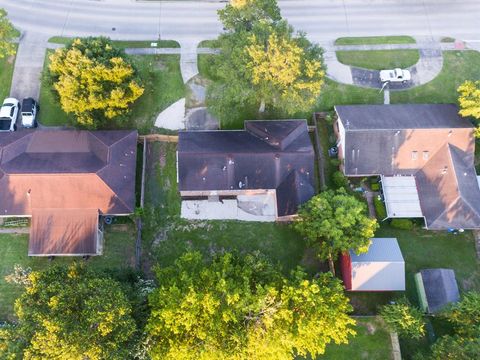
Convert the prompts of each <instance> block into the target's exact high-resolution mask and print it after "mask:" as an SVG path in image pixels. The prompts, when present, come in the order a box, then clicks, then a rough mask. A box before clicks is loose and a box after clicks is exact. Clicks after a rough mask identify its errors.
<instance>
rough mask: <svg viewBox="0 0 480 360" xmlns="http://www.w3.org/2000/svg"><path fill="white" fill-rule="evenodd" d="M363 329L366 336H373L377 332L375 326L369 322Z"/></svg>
mask: <svg viewBox="0 0 480 360" xmlns="http://www.w3.org/2000/svg"><path fill="white" fill-rule="evenodd" d="M365 327H366V328H367V333H368V335H373V334H375V332H376V331H377V326H376V325H375V324H373V323H371V322H368V323H366V324H365Z"/></svg>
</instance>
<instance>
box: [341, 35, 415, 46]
mask: <svg viewBox="0 0 480 360" xmlns="http://www.w3.org/2000/svg"><path fill="white" fill-rule="evenodd" d="M377 44H415V39H414V38H412V37H411V36H367V37H341V38H338V39H337V40H335V45H377Z"/></svg>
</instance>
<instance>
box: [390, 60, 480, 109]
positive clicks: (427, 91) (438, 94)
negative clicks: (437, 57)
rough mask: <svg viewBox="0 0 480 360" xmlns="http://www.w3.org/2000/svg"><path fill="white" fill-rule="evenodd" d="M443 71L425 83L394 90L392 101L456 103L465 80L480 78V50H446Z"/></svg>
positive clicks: (391, 94)
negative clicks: (411, 87) (459, 89)
mask: <svg viewBox="0 0 480 360" xmlns="http://www.w3.org/2000/svg"><path fill="white" fill-rule="evenodd" d="M443 59H444V62H443V69H442V72H441V73H440V74H439V75H438V76H437V77H436V78H435V79H433V80H432V81H430V82H429V83H427V84H425V85H421V86H418V87H416V88H413V89H410V90H407V91H392V92H390V99H391V102H392V103H456V102H457V98H458V93H457V88H458V86H459V85H460V84H462V83H463V82H464V81H465V80H479V79H480V71H479V70H478V69H480V52H477V51H444V52H443Z"/></svg>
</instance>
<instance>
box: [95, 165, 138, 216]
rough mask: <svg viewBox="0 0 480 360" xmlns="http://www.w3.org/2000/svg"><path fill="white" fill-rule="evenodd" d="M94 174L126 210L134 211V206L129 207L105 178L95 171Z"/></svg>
mask: <svg viewBox="0 0 480 360" xmlns="http://www.w3.org/2000/svg"><path fill="white" fill-rule="evenodd" d="M95 176H96V177H98V178H99V179H100V181H101V182H102V183H104V184H105V186H106V187H107V188H108V189H109V190H110V191H111V192H112V193H113V197H115V198H117V199H118V200H119V201H120V202H121V203H122V204H123V206H125V209H127V210H131V212H134V211H135V207H134V208H133V209H130V206H128V205H127V204H126V203H125V201H123V199H122V198H121V197H120V196H118V195H117V193H116V192H115V191H114V190H113V189H112V188H111V187H110V185H108V184H107V183H106V182H105V180H103V179H102V177H101V176H100V175H98V174H97V173H95Z"/></svg>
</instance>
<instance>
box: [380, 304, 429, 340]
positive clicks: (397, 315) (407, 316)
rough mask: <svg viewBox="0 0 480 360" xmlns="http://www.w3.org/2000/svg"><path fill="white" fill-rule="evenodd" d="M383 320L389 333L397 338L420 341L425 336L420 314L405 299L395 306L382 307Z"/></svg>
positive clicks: (423, 322)
mask: <svg viewBox="0 0 480 360" xmlns="http://www.w3.org/2000/svg"><path fill="white" fill-rule="evenodd" d="M380 315H382V317H383V320H385V323H386V324H387V327H388V328H389V329H390V330H391V331H395V332H397V333H398V335H399V336H402V337H406V338H410V339H420V338H421V337H422V336H423V335H425V321H424V320H423V314H422V312H421V311H420V310H419V309H418V308H416V307H413V306H412V305H411V304H410V302H409V301H408V300H407V298H401V299H400V300H398V301H397V302H396V303H395V304H390V305H385V306H382V308H381V310H380Z"/></svg>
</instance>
